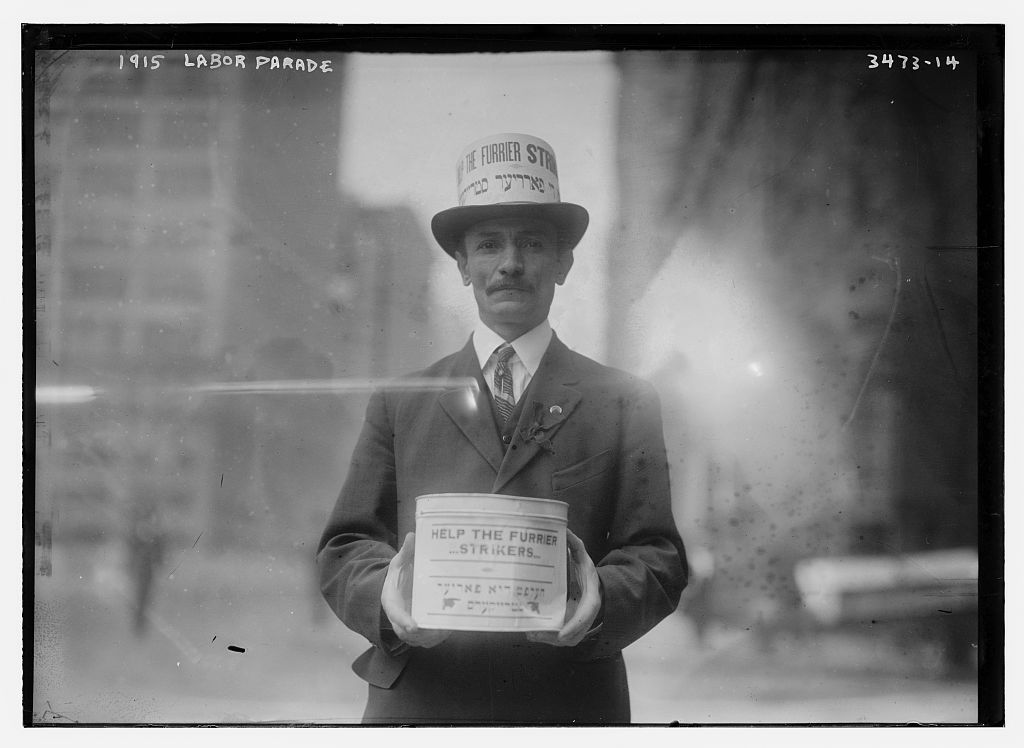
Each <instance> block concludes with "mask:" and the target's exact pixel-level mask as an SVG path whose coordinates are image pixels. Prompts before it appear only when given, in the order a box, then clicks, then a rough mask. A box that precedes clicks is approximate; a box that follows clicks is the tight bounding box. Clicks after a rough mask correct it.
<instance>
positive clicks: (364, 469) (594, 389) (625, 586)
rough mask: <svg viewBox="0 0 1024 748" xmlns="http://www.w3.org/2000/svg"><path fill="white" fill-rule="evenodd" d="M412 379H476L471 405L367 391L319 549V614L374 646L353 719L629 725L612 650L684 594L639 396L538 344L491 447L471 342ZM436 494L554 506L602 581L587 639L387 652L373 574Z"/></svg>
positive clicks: (651, 401)
mask: <svg viewBox="0 0 1024 748" xmlns="http://www.w3.org/2000/svg"><path fill="white" fill-rule="evenodd" d="M414 376H416V377H437V378H451V377H471V378H475V379H476V380H477V385H478V387H477V392H476V393H475V394H472V393H469V392H467V389H466V388H465V387H462V388H448V389H443V390H441V389H439V390H433V391H412V390H409V391H402V390H393V389H392V390H388V391H384V392H378V393H375V394H374V395H373V396H372V397H371V399H370V403H369V405H368V407H367V413H366V421H365V424H364V426H363V430H362V433H361V435H360V437H359V442H358V445H357V446H356V449H355V452H354V454H353V457H352V464H351V468H350V471H349V475H348V478H347V480H346V481H345V485H344V487H343V489H342V491H341V495H340V497H339V499H338V502H337V505H336V506H335V508H334V511H333V512H332V514H331V516H330V519H329V521H328V524H327V527H326V529H325V530H324V533H323V536H322V538H321V540H320V545H319V553H318V564H319V567H320V579H321V587H322V590H323V594H324V596H325V598H326V600H327V602H328V603H329V604H330V606H331V608H332V609H333V610H334V611H335V613H336V614H337V615H338V617H339V618H340V619H341V620H342V621H343V622H344V623H345V624H346V625H347V626H348V627H349V628H351V629H353V630H354V631H356V632H358V633H360V634H362V635H363V636H365V637H366V638H367V639H368V640H369V641H370V642H371V643H372V644H373V645H374V647H373V648H372V649H371V650H370V651H369V652H367V653H365V654H364V655H363V656H362V657H360V658H359V659H358V660H357V661H356V663H355V665H354V666H353V669H355V670H356V672H357V673H358V674H359V675H360V676H361V677H363V678H364V679H365V680H367V681H368V682H369V683H370V700H369V704H368V707H367V712H366V715H365V718H366V719H367V721H374V720H381V721H400V722H418V721H441V722H459V721H464V720H468V721H473V722H489V721H499V722H521V721H526V722H561V723H566V722H574V721H575V722H606V721H612V722H623V721H628V720H629V700H628V690H627V687H626V680H625V670H624V667H623V664H622V657H621V650H622V648H623V647H625V646H627V645H628V644H630V643H631V642H633V641H635V640H636V639H638V638H639V637H640V636H642V635H643V634H644V633H645V632H647V631H648V630H650V629H651V628H652V627H653V626H654V625H655V624H656V623H658V621H660V620H661V619H662V618H664V617H665V616H666V615H668V614H669V613H671V612H672V611H673V610H674V609H675V607H676V605H677V604H678V601H679V595H680V592H681V591H682V589H683V587H684V586H685V584H686V560H685V553H684V551H683V546H682V541H681V540H680V538H679V534H678V533H677V531H676V528H675V524H674V522H673V518H672V514H671V509H670V497H669V481H668V465H667V461H666V457H665V446H664V437H663V433H662V425H661V415H660V407H659V403H658V399H657V396H656V394H655V393H654V390H653V389H652V388H651V387H650V385H648V384H647V383H645V382H643V381H642V380H639V379H636V378H635V377H632V376H630V375H628V374H626V373H625V372H621V371H618V370H616V369H611V368H609V367H606V366H602V365H601V364H598V363H596V362H594V361H592V360H590V359H588V358H586V357H584V356H581V355H579V354H577V353H575V352H573V351H571V350H569V349H568V348H567V347H566V346H565V345H564V344H563V343H562V342H561V341H560V340H559V339H558V338H557V337H553V338H552V340H551V344H550V346H549V347H548V350H547V352H546V353H545V355H544V357H543V359H542V360H541V363H540V366H539V367H538V369H537V372H536V373H535V375H534V377H533V380H532V381H531V384H530V386H529V387H528V389H527V391H526V393H524V396H523V397H522V398H521V404H522V406H523V407H522V410H521V418H520V420H519V423H518V429H517V430H516V432H515V435H514V437H513V439H512V442H511V444H510V445H509V446H508V448H507V450H506V449H505V447H504V445H503V444H502V442H501V440H500V438H499V435H498V430H497V427H496V425H495V421H494V418H493V416H492V412H491V407H490V394H489V392H488V390H487V389H486V388H485V387H484V385H483V381H482V379H481V373H480V366H479V363H478V361H477V359H476V354H475V352H474V350H473V346H472V341H470V342H469V343H467V345H466V346H465V347H464V348H463V349H462V351H460V352H458V353H456V354H453V355H451V356H448V357H446V358H444V359H442V360H441V361H439V362H437V363H436V364H434V365H433V366H431V367H429V368H428V369H426V370H424V371H422V372H419V373H417V374H416V375H414ZM552 406H558V407H557V408H552ZM559 408H560V409H561V410H560V412H559V410H558V409H559ZM552 410H553V411H554V412H552ZM538 425H539V428H536V426H538ZM531 426H534V427H535V428H532V429H531ZM531 432H532V433H533V434H534V435H535V436H534V437H533V438H529V435H530V434H531ZM524 435H525V437H527V438H524ZM545 441H546V444H541V442H545ZM445 492H484V493H500V494H508V495H518V496H534V497H539V498H551V499H558V500H561V501H565V502H567V503H568V504H569V528H570V529H571V530H572V531H573V532H575V533H576V534H577V535H578V536H579V537H580V538H581V539H582V540H583V542H584V544H585V545H586V547H587V550H588V551H589V553H590V556H591V558H593V559H594V562H595V564H596V565H597V572H598V575H599V577H600V579H601V587H602V594H603V608H602V625H601V628H600V629H599V630H598V631H597V632H596V633H595V634H593V635H591V636H589V637H588V638H587V639H585V640H584V641H583V642H581V643H580V644H579V645H578V646H576V647H572V648H559V647H551V646H548V645H544V644H532V643H529V642H527V641H526V640H525V637H524V636H523V635H522V634H484V633H477V632H456V633H454V634H452V636H451V637H450V638H449V639H447V640H446V641H445V642H444V643H443V644H441V645H439V646H437V647H434V648H432V649H422V648H406V647H404V646H396V645H397V644H398V643H397V641H396V640H395V639H394V634H393V633H391V632H388V631H387V619H386V618H384V617H383V616H382V613H381V606H380V594H381V589H382V587H383V583H384V577H385V575H386V572H387V565H388V562H389V561H390V559H391V558H392V557H393V556H394V555H395V553H396V549H397V548H398V546H399V545H400V543H401V540H402V539H403V538H404V537H405V534H406V533H407V532H411V531H414V530H415V498H416V497H417V496H419V495H421V494H428V493H445ZM382 623H383V624H384V625H383V626H382ZM389 634H390V636H389Z"/></svg>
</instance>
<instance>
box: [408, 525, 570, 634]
mask: <svg viewBox="0 0 1024 748" xmlns="http://www.w3.org/2000/svg"><path fill="white" fill-rule="evenodd" d="M543 523H544V521H543V520H541V524H543ZM565 569H566V545H565V530H564V527H562V528H559V527H558V526H557V525H556V524H551V526H550V527H543V526H539V525H538V526H529V525H528V523H525V522H522V520H521V519H520V520H518V521H516V520H511V519H510V521H509V522H508V523H504V522H500V521H498V522H496V521H495V518H494V517H489V518H480V519H479V521H477V520H474V519H473V518H468V517H458V518H454V517H444V516H436V517H420V518H419V520H418V521H417V532H416V557H415V570H416V573H415V580H414V582H413V600H412V614H413V618H414V619H415V620H416V622H417V624H418V625H420V626H423V627H424V628H450V629H460V630H489V631H531V630H532V631H539V630H554V629H558V628H559V627H560V626H561V624H562V620H563V618H564V615H565V591H566V571H565Z"/></svg>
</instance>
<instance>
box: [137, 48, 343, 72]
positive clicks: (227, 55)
mask: <svg viewBox="0 0 1024 748" xmlns="http://www.w3.org/2000/svg"><path fill="white" fill-rule="evenodd" d="M175 64H177V65H183V66H184V67H186V68H192V69H195V70H217V69H220V68H235V69H239V70H245V69H249V68H252V69H255V70H294V71H297V72H300V73H333V72H334V61H333V60H330V59H313V58H312V57H291V56H288V55H244V54H236V53H233V52H184V53H182V56H181V57H178V55H166V54H154V55H148V54H147V55H143V54H137V53H135V54H123V53H122V54H119V55H118V69H119V70H124V69H126V68H127V69H129V70H132V69H136V70H159V69H160V68H161V67H164V66H170V65H175Z"/></svg>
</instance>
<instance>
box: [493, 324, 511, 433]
mask: <svg viewBox="0 0 1024 748" xmlns="http://www.w3.org/2000/svg"><path fill="white" fill-rule="evenodd" d="M491 355H493V356H494V357H495V366H494V386H493V387H492V388H491V393H492V394H493V395H494V404H495V405H497V406H498V412H499V413H501V417H502V419H503V421H505V422H507V421H508V419H509V417H511V415H512V411H513V410H515V407H516V398H515V395H514V394H512V367H511V365H510V364H509V362H510V360H511V359H512V357H513V356H514V355H516V351H515V348H513V347H512V346H511V345H509V344H508V343H505V344H504V345H502V346H501V347H500V348H498V349H497V350H496V351H495V352H494V353H493V354H491Z"/></svg>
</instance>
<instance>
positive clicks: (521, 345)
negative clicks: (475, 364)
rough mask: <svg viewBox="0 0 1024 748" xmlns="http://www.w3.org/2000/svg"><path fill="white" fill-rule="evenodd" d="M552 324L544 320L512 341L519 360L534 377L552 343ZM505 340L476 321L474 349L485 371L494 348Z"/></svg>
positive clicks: (481, 368) (481, 367)
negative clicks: (485, 365)
mask: <svg viewBox="0 0 1024 748" xmlns="http://www.w3.org/2000/svg"><path fill="white" fill-rule="evenodd" d="M551 337H552V332H551V325H550V324H549V323H548V321H547V320H544V321H543V322H541V323H540V324H539V325H537V326H536V327H535V328H533V329H532V330H530V331H529V332H527V333H524V334H522V335H520V336H519V337H518V338H516V339H515V340H513V341H512V348H513V349H515V352H516V355H517V356H519V360H520V361H522V362H523V366H525V367H526V371H527V372H528V373H529V375H530V376H531V377H532V376H533V375H534V374H535V373H536V372H537V367H538V366H540V360H541V359H542V358H544V352H545V351H547V349H548V344H549V343H551ZM504 342H505V340H504V338H502V337H501V336H500V335H498V333H496V332H494V330H492V329H491V328H489V327H488V326H487V325H485V324H484V323H483V322H482V321H478V322H477V323H476V327H475V328H474V329H473V349H474V350H475V351H476V358H477V361H479V362H480V370H481V371H483V368H484V364H486V363H487V359H489V358H490V357H491V354H492V353H494V349H495V348H497V347H498V346H499V345H501V344H502V343H504Z"/></svg>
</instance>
